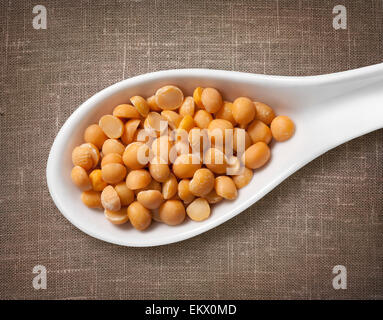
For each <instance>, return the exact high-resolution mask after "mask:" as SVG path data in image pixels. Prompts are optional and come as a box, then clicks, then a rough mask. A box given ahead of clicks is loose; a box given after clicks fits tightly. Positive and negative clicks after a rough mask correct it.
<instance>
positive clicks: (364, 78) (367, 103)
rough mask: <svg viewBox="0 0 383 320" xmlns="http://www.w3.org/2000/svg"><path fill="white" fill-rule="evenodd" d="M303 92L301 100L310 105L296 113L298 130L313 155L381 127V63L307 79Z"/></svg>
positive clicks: (382, 117)
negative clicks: (309, 145)
mask: <svg viewBox="0 0 383 320" xmlns="http://www.w3.org/2000/svg"><path fill="white" fill-rule="evenodd" d="M310 82H311V84H310ZM306 89H307V90H305V93H304V95H305V96H306V97H305V99H303V100H302V101H309V100H311V104H310V106H307V108H305V107H302V110H304V112H302V113H301V114H300V115H299V114H298V116H299V118H300V119H299V127H298V126H297V130H299V131H302V132H304V135H305V137H304V138H303V139H305V140H307V141H306V142H308V141H310V144H311V146H312V148H313V150H312V151H313V152H314V149H315V151H316V152H319V153H323V152H326V151H327V150H330V149H332V148H334V147H336V146H338V145H340V144H342V143H344V142H346V141H349V140H351V139H354V138H356V137H359V136H362V135H364V134H366V133H369V132H371V131H374V130H377V129H380V128H383V63H382V64H378V65H373V66H369V67H365V68H361V69H356V70H351V71H346V72H341V73H337V74H333V75H329V76H328V78H326V76H318V77H310V79H308V83H307V88H306ZM314 101H316V102H314ZM301 124H302V127H301V128H300V125H301ZM302 142H303V141H302Z"/></svg>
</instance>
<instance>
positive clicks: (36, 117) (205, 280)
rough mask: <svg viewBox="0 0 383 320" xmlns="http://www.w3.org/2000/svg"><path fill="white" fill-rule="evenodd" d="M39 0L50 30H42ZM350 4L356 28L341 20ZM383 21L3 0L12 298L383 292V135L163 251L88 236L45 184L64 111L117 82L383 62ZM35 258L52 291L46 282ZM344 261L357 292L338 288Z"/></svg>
mask: <svg viewBox="0 0 383 320" xmlns="http://www.w3.org/2000/svg"><path fill="white" fill-rule="evenodd" d="M38 4H39V5H44V6H45V7H46V9H47V29H46V30H36V29H34V28H33V25H32V20H33V17H34V16H35V14H34V13H33V12H32V10H33V7H34V6H35V5H38ZM336 5H344V6H345V7H346V9H347V29H345V30H343V29H339V30H335V29H334V28H333V17H334V16H335V15H334V14H333V13H332V10H333V7H334V6H336ZM382 27H383V2H382V1H381V0H376V1H373V0H354V1H351V0H350V1H344V0H334V1H333V0H309V1H305V0H300V1H298V0H279V1H278V0H275V1H273V0H270V1H266V0H265V1H250V0H248V1H245V0H242V1H236V0H232V1H219V0H210V1H209V0H204V1H199V0H195V1H184V0H175V1H163V0H156V1H149V0H148V1H139V0H136V1H122V0H120V1H118V0H115V1H106V0H104V1H90V0H88V1H82V0H76V1H72V0H70V1H61V0H49V1H48V0H41V1H40V0H39V1H31V0H25V1H24V0H19V1H15V0H9V1H8V0H1V1H0V150H1V156H0V190H1V191H0V298H1V299H46V298H48V299H75V298H79V299H98V298H104V299H187V298H189V299H205V298H206V299H209V298H211V299H319V298H324V299H355V298H367V299H382V298H383V130H379V131H375V132H372V133H370V134H368V135H366V136H363V137H360V138H357V139H355V140H353V141H350V142H348V143H346V144H344V145H342V146H340V147H338V148H335V149H333V150H331V151H329V152H327V153H326V154H324V155H323V156H321V157H319V158H318V159H316V160H315V161H313V162H312V163H310V164H308V165H307V166H305V167H304V168H303V169H301V170H300V171H299V172H297V173H295V174H294V175H292V176H291V177H290V178H289V179H287V180H286V181H285V182H283V183H282V184H281V185H280V186H278V187H277V188H276V189H275V190H273V191H272V192H271V193H269V194H268V195H267V196H266V197H264V198H263V199H262V200H260V201H259V202H258V203H256V204H254V205H253V206H252V207H251V208H249V209H248V210H246V211H245V212H243V213H242V214H240V215H239V216H237V217H236V218H234V219H232V220H231V221H228V222H227V223H225V224H223V225H221V226H219V227H217V228H215V229H214V230H211V231H209V232H207V233H205V234H202V235H200V236H197V237H195V238H192V239H189V240H186V241H183V242H180V243H175V244H171V245H167V246H162V247H153V248H125V247H120V246H116V245H111V244H108V243H104V242H102V241H99V240H96V239H93V238H91V237H90V236H88V235H86V234H84V233H83V232H81V231H79V230H78V229H76V228H75V227H74V226H73V225H71V224H70V223H69V222H68V221H67V220H66V219H65V218H64V217H63V216H62V215H61V214H60V212H59V211H58V209H57V208H56V207H55V205H54V203H53V201H52V199H51V198H50V195H49V192H48V188H47V185H46V177H45V168H46V161H47V157H48V153H49V150H50V146H51V144H52V142H53V140H54V138H55V136H56V134H57V132H58V130H59V129H60V127H61V126H62V125H63V123H64V122H65V120H66V119H67V118H68V117H69V115H70V114H71V113H72V112H73V111H74V110H75V109H76V108H77V107H78V106H79V105H80V104H81V103H82V102H83V101H85V100H86V99H87V98H89V97H90V96H92V95H93V94H95V93H96V92H98V91H99V90H101V89H103V88H105V87H107V86H109V85H111V84H113V83H115V82H117V81H120V80H122V79H125V78H129V77H132V76H135V75H138V74H143V73H147V72H152V71H158V70H164V69H174V68H195V67H198V68H213V69H224V70H236V71H245V72H252V73H261V74H278V75H315V74H324V73H332V72H336V71H343V70H348V69H353V68H357V67H362V66H367V65H371V64H375V63H380V62H382V60H383V36H382V35H383V30H382V29H383V28H382ZM382 103H383V102H382ZM360 112H364V111H363V105H361V108H360ZM36 265H43V266H45V267H46V269H47V279H48V280H47V288H46V289H45V290H43V289H41V290H35V289H34V287H33V285H32V280H33V278H34V277H35V276H36V275H35V274H33V272H32V270H33V268H34V266H36ZM336 265H343V266H345V267H346V268H347V289H346V290H335V289H334V288H333V285H332V279H333V277H334V275H333V273H332V270H333V267H334V266H336Z"/></svg>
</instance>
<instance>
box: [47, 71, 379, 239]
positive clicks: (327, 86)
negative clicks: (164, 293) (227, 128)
mask: <svg viewBox="0 0 383 320" xmlns="http://www.w3.org/2000/svg"><path fill="white" fill-rule="evenodd" d="M167 84H174V85H177V86H179V87H180V88H181V89H182V90H183V91H184V93H186V94H187V95H192V93H193V90H194V88H195V87H197V86H202V87H214V88H217V89H218V90H219V91H220V92H221V93H222V94H223V96H224V99H225V100H231V101H232V100H233V99H235V98H236V97H239V96H247V97H249V98H251V99H252V100H254V101H262V102H265V103H267V104H268V105H270V106H271V107H272V108H273V109H274V110H275V112H276V114H279V115H287V116H289V117H290V118H291V119H292V120H293V121H294V122H295V125H296V132H295V135H294V136H293V137H292V138H291V139H290V140H288V141H285V142H281V143H272V146H271V153H272V156H271V159H270V161H269V163H268V164H267V165H266V166H264V167H263V168H261V169H259V170H256V171H255V172H254V179H252V181H251V182H250V184H249V185H247V186H246V187H245V188H243V189H241V190H240V191H239V193H238V198H237V199H236V200H235V201H223V202H221V203H219V204H216V205H214V207H213V210H212V214H211V216H210V217H209V218H208V219H207V220H205V221H203V222H194V221H186V222H184V223H183V224H181V225H179V226H175V227H170V226H167V225H165V224H160V223H153V224H152V226H151V227H150V228H148V229H147V230H146V231H144V232H140V231H137V230H135V229H134V228H133V227H131V226H130V225H129V224H126V225H122V226H116V225H113V224H111V223H110V222H108V221H107V220H106V219H105V217H104V214H103V212H102V211H101V210H94V209H89V208H87V207H86V206H85V205H84V204H83V203H82V201H81V199H80V195H81V192H80V191H79V190H78V189H77V188H76V187H75V186H74V185H73V183H72V181H71V178H70V172H71V169H72V167H73V165H72V162H71V153H72V150H73V148H74V147H75V146H76V145H79V144H80V143H82V142H83V132H84V130H85V129H86V127H87V126H89V125H90V124H92V123H97V122H98V119H99V118H100V117H101V116H102V115H104V114H107V113H111V112H112V110H113V108H114V107H115V106H116V105H118V104H122V103H127V102H128V101H129V98H130V97H131V96H134V95H140V96H144V97H148V96H150V95H152V94H153V92H155V91H156V90H157V89H158V88H160V87H162V86H164V85H167ZM382 127H383V64H378V65H373V66H369V67H365V68H360V69H355V70H350V71H345V72H340V73H335V74H329V75H319V76H310V77H281V76H267V75H257V74H249V73H240V72H232V71H220V70H208V69H180V70H169V71H160V72H154V73H149V74H144V75H140V76H137V77H133V78H130V79H126V80H123V81H121V82H118V83H116V84H114V85H112V86H110V87H108V88H106V89H104V90H102V91H100V92H99V93H97V94H95V95H94V96H92V97H91V98H90V99H88V100H87V101H85V102H84V103H83V104H82V105H81V106H80V107H78V108H77V110H76V111H75V112H73V114H72V115H71V116H70V117H69V118H68V120H67V121H66V122H65V123H64V125H63V126H62V128H61V130H60V131H59V133H58V135H57V137H56V139H55V141H54V143H53V145H52V148H51V151H50V154H49V158H48V163H47V183H48V188H49V192H50V194H51V196H52V198H53V201H54V202H55V204H56V206H57V208H58V209H59V210H60V211H61V213H62V214H63V215H64V216H65V217H66V218H67V219H68V220H69V221H70V222H71V223H72V224H74V225H75V226H76V227H78V228H79V229H80V230H82V231H84V232H85V233H87V234H89V235H90V236H93V237H95V238H97V239H101V240H104V241H107V242H110V243H114V244H118V245H124V246H136V247H145V246H156V245H164V244H169V243H173V242H177V241H181V240H185V239H188V238H191V237H194V236H196V235H198V234H201V233H203V232H205V231H208V230H210V229H212V228H214V227H216V226H218V225H220V224H221V223H223V222H225V221H227V220H229V219H231V218H233V217H234V216H236V215H237V214H239V213H240V212H242V211H244V210H245V209H246V208H248V207H249V206H251V205H252V204H254V203H255V202H256V201H258V200H259V199H261V198H262V197H263V196H264V195H265V194H267V193H268V192H270V191H271V190H272V189H273V188H275V187H276V186H277V185H278V184H280V183H281V182H282V181H283V180H285V179H286V178H287V177H288V176H290V175H291V174H293V173H294V172H295V171H297V170H299V169H300V168H301V167H302V166H304V165H305V164H307V163H308V162H310V161H311V160H313V159H315V158H316V157H318V156H319V155H321V154H323V153H325V152H326V151H328V150H330V149H332V148H334V147H336V146H338V145H340V144H342V143H344V142H346V141H348V140H351V139H353V138H355V137H358V136H361V135H363V134H366V133H368V132H371V131H374V130H377V129H379V128H382Z"/></svg>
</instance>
